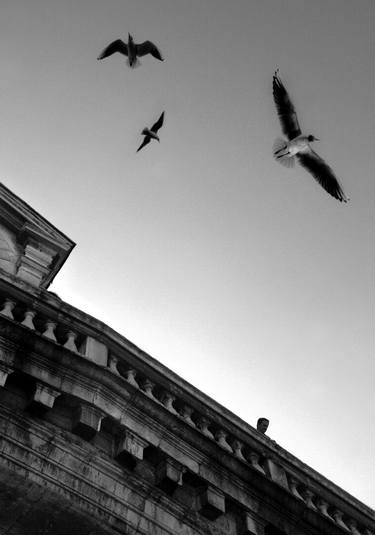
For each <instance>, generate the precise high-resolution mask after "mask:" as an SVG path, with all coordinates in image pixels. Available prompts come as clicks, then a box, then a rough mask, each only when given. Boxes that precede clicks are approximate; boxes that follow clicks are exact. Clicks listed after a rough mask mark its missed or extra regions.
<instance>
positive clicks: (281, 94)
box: [272, 71, 301, 140]
mask: <svg viewBox="0 0 375 535" xmlns="http://www.w3.org/2000/svg"><path fill="white" fill-rule="evenodd" d="M272 90H273V99H274V101H275V104H276V109H277V113H278V115H279V119H280V123H281V129H282V131H283V132H284V134H285V135H286V136H287V138H288V139H289V140H291V139H294V138H295V137H297V136H300V135H301V129H300V126H299V124H298V119H297V114H296V110H295V109H294V106H293V104H292V102H291V100H290V98H289V95H288V93H287V91H286V89H285V87H284V84H283V83H282V81H281V80H280V78H279V75H278V71H276V72H275V74H274V75H273V81H272Z"/></svg>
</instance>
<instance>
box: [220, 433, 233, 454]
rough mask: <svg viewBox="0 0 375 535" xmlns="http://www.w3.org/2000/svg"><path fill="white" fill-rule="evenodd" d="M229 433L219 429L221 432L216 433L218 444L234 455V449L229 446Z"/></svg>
mask: <svg viewBox="0 0 375 535" xmlns="http://www.w3.org/2000/svg"><path fill="white" fill-rule="evenodd" d="M226 438H227V433H226V432H225V431H223V430H222V429H219V431H218V432H217V433H216V440H217V443H218V444H219V445H220V446H221V447H222V448H224V449H225V450H227V451H230V453H233V450H232V448H231V447H230V446H229V444H228V442H227V440H226Z"/></svg>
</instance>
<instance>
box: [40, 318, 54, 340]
mask: <svg viewBox="0 0 375 535" xmlns="http://www.w3.org/2000/svg"><path fill="white" fill-rule="evenodd" d="M55 329H56V323H55V322H54V321H50V320H48V321H47V322H46V330H45V331H44V333H43V336H45V337H46V338H49V339H50V340H53V341H54V342H57V340H56V336H55V332H54V331H55Z"/></svg>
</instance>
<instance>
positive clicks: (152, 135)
mask: <svg viewBox="0 0 375 535" xmlns="http://www.w3.org/2000/svg"><path fill="white" fill-rule="evenodd" d="M163 122H164V112H163V113H162V114H161V115H160V117H159V119H158V120H157V121H156V123H155V124H153V125H152V126H151V128H144V129H143V130H142V132H141V133H142V135H143V136H145V137H144V140H143V141H142V144H141V145H140V146H139V147H138V149H137V152H138V151H140V150H141V149H143V147H144V146H145V145H147V144H148V143H150V141H151V139H157V140H158V141H159V143H160V139H159V137H158V135H157V132H158V130H159V128H161V127H162V126H163Z"/></svg>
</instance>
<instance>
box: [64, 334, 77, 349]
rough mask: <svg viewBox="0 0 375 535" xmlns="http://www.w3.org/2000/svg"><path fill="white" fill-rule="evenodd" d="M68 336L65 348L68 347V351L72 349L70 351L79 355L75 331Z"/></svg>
mask: <svg viewBox="0 0 375 535" xmlns="http://www.w3.org/2000/svg"><path fill="white" fill-rule="evenodd" d="M67 336H68V339H67V341H66V342H65V344H64V347H66V349H70V351H74V352H75V353H78V349H77V346H76V342H75V340H76V338H77V335H76V333H75V332H73V331H68V335H67Z"/></svg>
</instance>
